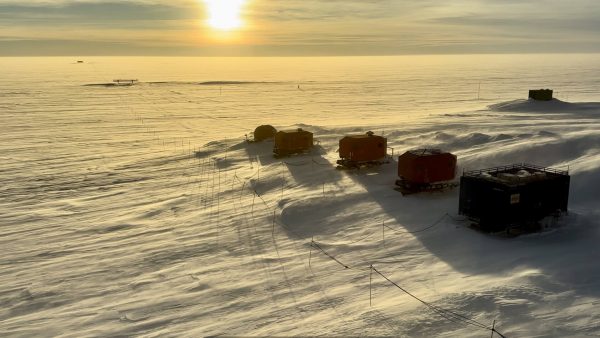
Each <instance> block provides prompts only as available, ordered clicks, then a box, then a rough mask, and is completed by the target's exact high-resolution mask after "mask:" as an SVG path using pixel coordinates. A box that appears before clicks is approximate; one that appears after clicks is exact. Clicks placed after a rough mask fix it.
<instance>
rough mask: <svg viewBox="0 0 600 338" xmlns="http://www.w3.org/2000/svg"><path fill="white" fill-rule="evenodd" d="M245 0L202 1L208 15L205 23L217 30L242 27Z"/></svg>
mask: <svg viewBox="0 0 600 338" xmlns="http://www.w3.org/2000/svg"><path fill="white" fill-rule="evenodd" d="M246 1H247V0H204V2H205V4H206V11H207V14H208V20H207V23H208V25H209V26H210V27H212V28H214V29H218V30H224V31H228V30H233V29H236V28H240V27H242V25H243V21H242V18H241V12H242V7H243V5H244V4H245V3H246Z"/></svg>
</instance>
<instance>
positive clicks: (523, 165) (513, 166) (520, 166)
mask: <svg viewBox="0 0 600 338" xmlns="http://www.w3.org/2000/svg"><path fill="white" fill-rule="evenodd" d="M511 169H533V170H538V171H542V172H545V173H552V174H558V175H568V174H569V170H559V169H555V168H550V167H543V166H539V165H535V164H528V163H516V164H509V165H503V166H497V167H492V168H485V169H477V170H470V171H466V172H465V171H463V176H479V175H481V174H483V173H490V172H494V173H499V172H503V171H508V170H511Z"/></svg>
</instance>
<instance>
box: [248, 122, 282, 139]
mask: <svg viewBox="0 0 600 338" xmlns="http://www.w3.org/2000/svg"><path fill="white" fill-rule="evenodd" d="M276 133H277V129H275V127H273V126H271V125H268V124H263V125H261V126H258V127H256V129H254V141H255V142H260V141H264V140H267V139H270V138H273V137H275V134H276Z"/></svg>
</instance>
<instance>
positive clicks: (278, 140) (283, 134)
mask: <svg viewBox="0 0 600 338" xmlns="http://www.w3.org/2000/svg"><path fill="white" fill-rule="evenodd" d="M312 146H313V134H312V133H311V132H309V131H306V130H303V129H302V128H298V129H295V130H282V131H278V132H277V133H276V134H275V145H274V146H273V153H274V154H275V156H287V155H292V154H299V153H304V152H307V151H309V150H310V149H311V148H312Z"/></svg>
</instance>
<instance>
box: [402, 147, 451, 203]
mask: <svg viewBox="0 0 600 338" xmlns="http://www.w3.org/2000/svg"><path fill="white" fill-rule="evenodd" d="M398 176H399V177H400V179H399V180H397V181H396V184H397V185H398V186H400V187H401V188H403V189H405V190H406V191H411V192H418V191H422V190H435V189H443V188H445V187H450V186H454V185H455V184H453V183H449V182H448V181H451V180H453V179H454V177H455V176H456V155H453V154H451V153H448V152H442V151H441V150H439V149H416V150H409V151H407V152H405V153H404V154H402V155H400V156H399V157H398Z"/></svg>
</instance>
